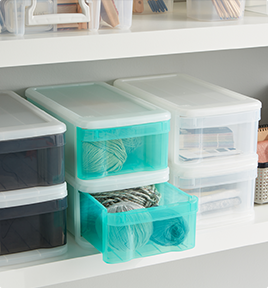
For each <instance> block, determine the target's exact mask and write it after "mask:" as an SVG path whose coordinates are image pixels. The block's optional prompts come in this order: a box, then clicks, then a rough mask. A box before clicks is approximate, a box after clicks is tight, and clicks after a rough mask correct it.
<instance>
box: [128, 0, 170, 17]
mask: <svg viewBox="0 0 268 288" xmlns="http://www.w3.org/2000/svg"><path fill="white" fill-rule="evenodd" d="M172 11H173V0H144V1H143V0H133V13H134V14H151V13H153V14H162V13H169V12H172Z"/></svg>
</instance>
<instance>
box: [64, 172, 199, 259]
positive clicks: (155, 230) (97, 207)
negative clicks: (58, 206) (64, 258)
mask: <svg viewBox="0 0 268 288" xmlns="http://www.w3.org/2000/svg"><path fill="white" fill-rule="evenodd" d="M137 174H139V173H137ZM161 178H163V177H159V178H158V181H161V180H162V179H161ZM69 180H71V179H69ZM147 183H148V182H147ZM151 184H152V183H151ZM146 185H148V184H146ZM75 186H76V183H75V182H74V183H72V184H68V193H69V203H70V205H72V206H70V207H69V209H68V229H69V230H70V231H71V233H73V234H74V235H76V236H75V239H76V241H77V242H78V243H79V244H80V245H81V246H83V247H84V248H89V249H90V247H91V246H90V244H89V243H91V244H92V245H93V246H95V248H97V249H98V250H99V251H100V252H102V254H103V260H104V261H105V262H106V263H109V264H114V263H121V262H126V261H130V260H132V259H135V258H141V257H147V256H152V255H158V254H162V253H167V252H174V251H184V250H188V249H191V248H193V247H194V246H195V230H196V212H197V205H198V204H197V197H195V196H189V195H187V194H186V193H184V192H182V191H180V190H179V189H177V188H175V187H174V186H172V185H171V184H169V183H167V182H166V183H162V184H156V185H155V186H156V188H157V190H158V191H159V192H160V193H161V200H160V202H159V204H158V206H156V207H150V208H143V209H136V210H131V211H127V212H121V213H108V212H107V209H106V208H105V207H104V206H103V205H102V204H100V202H98V201H97V200H96V199H95V198H94V197H93V196H91V195H90V194H89V193H86V191H81V190H80V189H79V188H78V187H75ZM88 190H89V188H88ZM110 191H111V190H110ZM92 195H94V194H92Z"/></svg>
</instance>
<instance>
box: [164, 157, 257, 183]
mask: <svg viewBox="0 0 268 288" xmlns="http://www.w3.org/2000/svg"><path fill="white" fill-rule="evenodd" d="M257 166H258V155H257V154H249V155H247V156H245V155H234V156H228V157H214V158H210V159H203V160H202V161H201V162H198V163H196V162H195V163H185V164H180V165H176V164H173V163H169V167H170V173H172V174H173V175H174V176H179V177H180V178H183V179H197V178H207V177H213V176H219V175H227V174H229V175H230V174H233V173H238V172H241V171H248V170H254V169H255V170H256V171H257Z"/></svg>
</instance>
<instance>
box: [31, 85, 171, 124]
mask: <svg viewBox="0 0 268 288" xmlns="http://www.w3.org/2000/svg"><path fill="white" fill-rule="evenodd" d="M26 96H27V98H28V99H31V100H32V101H34V102H36V103H38V104H40V105H41V106H42V107H44V108H46V109H47V110H49V111H51V112H53V113H55V114H57V115H58V116H60V117H61V118H63V119H66V120H67V121H68V122H70V123H72V124H73V125H75V126H77V127H81V128H84V129H103V128H112V127H124V126H131V125H138V124H145V123H154V122H160V121H166V120H169V119H170V117H171V115H170V112H168V111H165V110H163V109H161V108H158V107H157V106H155V105H153V104H150V103H148V102H146V101H144V100H142V99H139V98H136V97H135V96H132V95H130V94H128V93H126V92H124V91H121V90H120V89H117V88H115V87H113V86H111V85H108V84H106V83H81V84H71V85H61V86H50V87H37V88H29V89H27V90H26Z"/></svg>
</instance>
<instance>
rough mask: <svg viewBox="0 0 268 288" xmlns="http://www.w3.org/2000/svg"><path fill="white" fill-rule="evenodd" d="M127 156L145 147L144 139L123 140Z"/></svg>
mask: <svg viewBox="0 0 268 288" xmlns="http://www.w3.org/2000/svg"><path fill="white" fill-rule="evenodd" d="M122 141H123V144H124V146H125V149H126V151H127V154H130V153H133V152H134V151H135V150H136V149H137V148H139V147H140V146H142V145H143V137H132V138H125V139H122Z"/></svg>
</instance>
